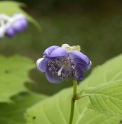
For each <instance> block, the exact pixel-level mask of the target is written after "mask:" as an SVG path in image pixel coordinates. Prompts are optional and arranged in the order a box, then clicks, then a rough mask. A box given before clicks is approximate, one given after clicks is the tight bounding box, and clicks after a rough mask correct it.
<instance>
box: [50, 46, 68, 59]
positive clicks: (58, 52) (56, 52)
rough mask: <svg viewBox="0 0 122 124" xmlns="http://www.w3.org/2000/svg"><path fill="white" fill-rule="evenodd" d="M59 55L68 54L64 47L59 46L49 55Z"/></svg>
mask: <svg viewBox="0 0 122 124" xmlns="http://www.w3.org/2000/svg"><path fill="white" fill-rule="evenodd" d="M59 56H68V53H67V52H66V50H65V49H64V48H61V47H59V48H57V49H55V50H54V51H52V52H51V54H50V56H49V57H59Z"/></svg>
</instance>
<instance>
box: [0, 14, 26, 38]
mask: <svg viewBox="0 0 122 124" xmlns="http://www.w3.org/2000/svg"><path fill="white" fill-rule="evenodd" d="M27 27H28V21H27V19H26V18H25V16H24V15H23V14H14V15H13V16H12V17H9V16H7V15H5V14H0V38H3V37H4V36H8V37H13V36H15V35H16V34H17V33H19V32H22V31H24V30H26V29H27Z"/></svg>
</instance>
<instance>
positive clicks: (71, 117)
mask: <svg viewBox="0 0 122 124" xmlns="http://www.w3.org/2000/svg"><path fill="white" fill-rule="evenodd" d="M76 94H77V81H75V80H74V81H73V97H72V99H71V110H70V120H69V124H72V121H73V116H74V107H75V99H74V97H75V96H76Z"/></svg>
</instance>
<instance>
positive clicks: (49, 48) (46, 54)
mask: <svg viewBox="0 0 122 124" xmlns="http://www.w3.org/2000/svg"><path fill="white" fill-rule="evenodd" d="M57 48H59V46H51V47H48V48H47V49H46V50H45V51H44V53H43V56H45V57H46V56H49V55H50V54H51V53H52V52H53V51H54V50H55V49H57Z"/></svg>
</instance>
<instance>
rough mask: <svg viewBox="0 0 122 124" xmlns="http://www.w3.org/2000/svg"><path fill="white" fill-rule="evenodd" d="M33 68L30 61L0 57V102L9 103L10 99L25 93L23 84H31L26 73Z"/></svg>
mask: <svg viewBox="0 0 122 124" xmlns="http://www.w3.org/2000/svg"><path fill="white" fill-rule="evenodd" d="M34 67H35V64H34V63H33V62H32V60H30V59H28V58H26V57H22V56H17V55H16V56H13V57H9V58H6V57H4V56H0V102H9V101H10V97H11V96H13V95H15V94H18V93H19V92H22V91H27V89H26V87H25V86H24V83H25V82H31V79H30V78H29V76H28V72H29V71H30V70H31V69H33V68H34Z"/></svg>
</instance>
